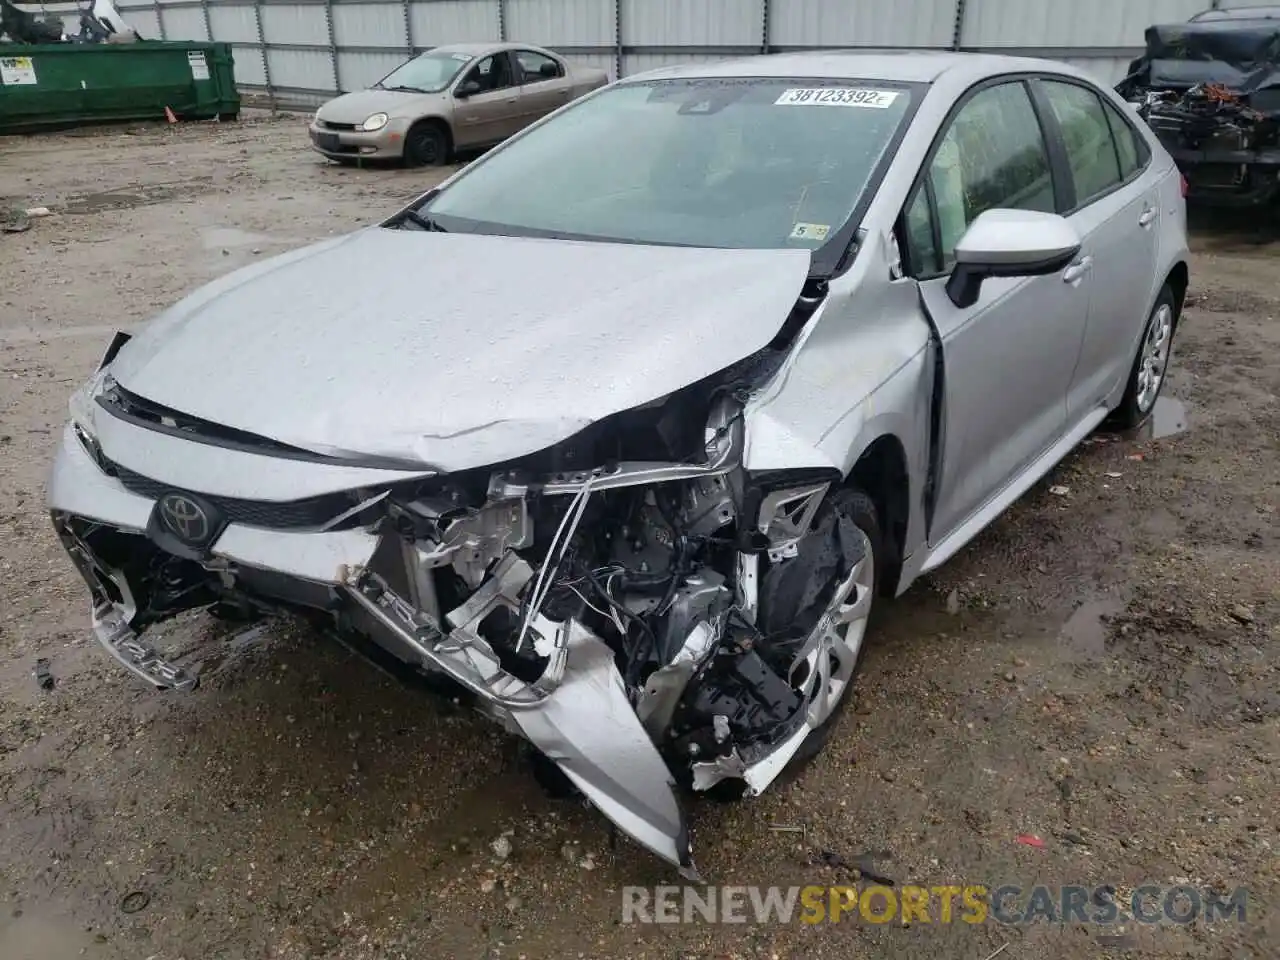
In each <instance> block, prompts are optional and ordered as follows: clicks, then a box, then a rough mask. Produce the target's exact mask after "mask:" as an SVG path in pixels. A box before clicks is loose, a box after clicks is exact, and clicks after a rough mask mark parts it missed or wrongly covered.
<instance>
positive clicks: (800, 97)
mask: <svg viewBox="0 0 1280 960" xmlns="http://www.w3.org/2000/svg"><path fill="white" fill-rule="evenodd" d="M897 99H898V93H897V91H895V90H862V89H858V88H856V87H793V88H792V89H790V90H784V91H782V96H780V97H778V99H777V100H775V101H773V102H774V103H775V104H779V105H781V106H784V107H876V108H877V109H880V110H883V109H885V108H886V107H891V106H893V102H894V101H895V100H897Z"/></svg>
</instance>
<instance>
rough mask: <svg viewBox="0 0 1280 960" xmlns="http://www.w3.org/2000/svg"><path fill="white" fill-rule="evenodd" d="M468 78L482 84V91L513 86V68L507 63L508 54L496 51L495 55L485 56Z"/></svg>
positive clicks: (473, 68) (486, 91)
mask: <svg viewBox="0 0 1280 960" xmlns="http://www.w3.org/2000/svg"><path fill="white" fill-rule="evenodd" d="M467 79H468V80H474V81H476V83H478V84H480V92H481V93H488V92H489V91H490V90H501V89H502V88H503V87H509V86H511V68H510V65H509V64H508V63H507V55H506V54H505V53H495V54H494V55H493V56H490V57H485V58H484V59H483V60H481V61H480V62H479V63H477V64H476V65H475V66H474V67H472V68H471V73H469V74H468V75H467Z"/></svg>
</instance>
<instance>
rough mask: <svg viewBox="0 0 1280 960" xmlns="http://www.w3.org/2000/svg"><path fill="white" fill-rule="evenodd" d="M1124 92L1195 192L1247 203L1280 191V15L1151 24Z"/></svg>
mask: <svg viewBox="0 0 1280 960" xmlns="http://www.w3.org/2000/svg"><path fill="white" fill-rule="evenodd" d="M1117 92H1119V93H1120V95H1121V96H1123V97H1124V98H1125V99H1126V100H1128V101H1129V102H1130V103H1132V104H1133V105H1134V107H1135V108H1136V109H1137V111H1138V114H1139V115H1140V116H1141V117H1142V118H1143V119H1144V120H1145V121H1146V122H1147V124H1148V125H1149V126H1150V127H1151V129H1152V131H1153V132H1154V133H1155V134H1156V136H1157V137H1158V138H1159V139H1160V142H1161V144H1162V145H1163V146H1164V147H1165V149H1166V150H1168V151H1169V154H1170V155H1171V156H1172V157H1173V159H1174V161H1175V162H1176V163H1177V164H1178V167H1179V169H1180V170H1181V171H1182V173H1183V175H1184V176H1185V177H1186V179H1187V188H1188V197H1189V198H1190V199H1193V200H1198V201H1204V202H1208V203H1215V204H1219V205H1223V206H1237V207H1246V206H1263V205H1266V204H1268V203H1270V202H1272V201H1273V200H1274V199H1275V198H1276V196H1277V195H1280V21H1269V20H1259V21H1239V22H1234V21H1228V22H1217V21H1212V22H1205V23H1198V22H1192V23H1187V24H1173V25H1167V26H1154V27H1151V28H1150V29H1149V30H1148V31H1147V50H1146V53H1145V55H1144V56H1143V57H1141V58H1139V59H1138V60H1135V61H1134V62H1133V63H1132V64H1131V65H1130V68H1129V75H1128V76H1127V77H1126V78H1125V79H1124V80H1123V81H1121V83H1120V84H1118V86H1117Z"/></svg>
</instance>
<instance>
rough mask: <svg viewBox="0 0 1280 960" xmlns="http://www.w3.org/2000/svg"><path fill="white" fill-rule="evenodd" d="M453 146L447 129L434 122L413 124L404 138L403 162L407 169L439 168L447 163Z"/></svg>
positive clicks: (441, 124) (426, 121)
mask: <svg viewBox="0 0 1280 960" xmlns="http://www.w3.org/2000/svg"><path fill="white" fill-rule="evenodd" d="M452 153H453V144H452V142H451V138H450V136H449V128H448V127H446V126H445V125H444V124H443V123H440V122H439V121H436V120H422V121H419V122H418V123H415V124H414V125H413V126H412V127H411V128H410V129H409V132H408V133H407V134H405V137H404V162H405V165H406V166H409V167H441V166H444V165H445V164H446V163H448V162H449V158H450V156H451V154H452Z"/></svg>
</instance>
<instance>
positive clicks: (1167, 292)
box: [1113, 283, 1178, 429]
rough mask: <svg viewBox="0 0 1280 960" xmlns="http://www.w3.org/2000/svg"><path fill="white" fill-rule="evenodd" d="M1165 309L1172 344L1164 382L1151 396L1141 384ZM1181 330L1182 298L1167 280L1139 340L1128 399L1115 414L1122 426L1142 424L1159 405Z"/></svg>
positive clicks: (1163, 369)
mask: <svg viewBox="0 0 1280 960" xmlns="http://www.w3.org/2000/svg"><path fill="white" fill-rule="evenodd" d="M1164 311H1168V316H1169V318H1170V327H1169V333H1168V343H1167V344H1166V345H1165V349H1164V360H1163V363H1162V365H1161V366H1160V381H1159V384H1158V385H1157V386H1156V389H1155V393H1154V394H1152V395H1150V396H1149V397H1144V396H1143V395H1142V391H1141V386H1142V377H1143V368H1144V366H1146V363H1145V360H1146V350H1147V344H1148V341H1149V340H1150V338H1151V336H1152V332H1153V330H1154V329H1155V327H1156V325H1157V324H1158V323H1160V322H1161V320H1160V318H1161V317H1162V316H1163V315H1164V314H1163V312H1164ZM1177 331H1178V298H1177V297H1176V296H1175V295H1174V293H1173V288H1172V287H1170V286H1169V284H1167V283H1166V284H1165V285H1164V286H1163V287H1162V288H1161V289H1160V295H1159V296H1158V297H1156V302H1155V305H1154V306H1152V308H1151V312H1150V313H1149V314H1148V315H1147V322H1146V324H1145V325H1144V326H1143V328H1142V339H1141V340H1139V341H1138V352H1137V353H1136V354H1135V355H1134V358H1133V366H1132V367H1130V369H1129V382H1128V383H1127V384H1125V388H1124V398H1123V399H1122V400H1121V401H1120V406H1118V407H1116V409H1115V413H1114V415H1113V416H1114V420H1115V423H1116V425H1117V426H1118V427H1120V428H1122V429H1132V428H1134V427H1137V426H1141V425H1142V424H1143V423H1144V422H1146V419H1147V418H1148V417H1150V416H1151V412H1152V411H1153V410H1154V409H1155V407H1156V402H1157V401H1158V400H1159V399H1160V394H1161V393H1162V392H1163V391H1164V385H1165V382H1166V381H1167V380H1168V372H1169V360H1170V358H1171V355H1172V353H1173V338H1174V334H1176V333H1177Z"/></svg>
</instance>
